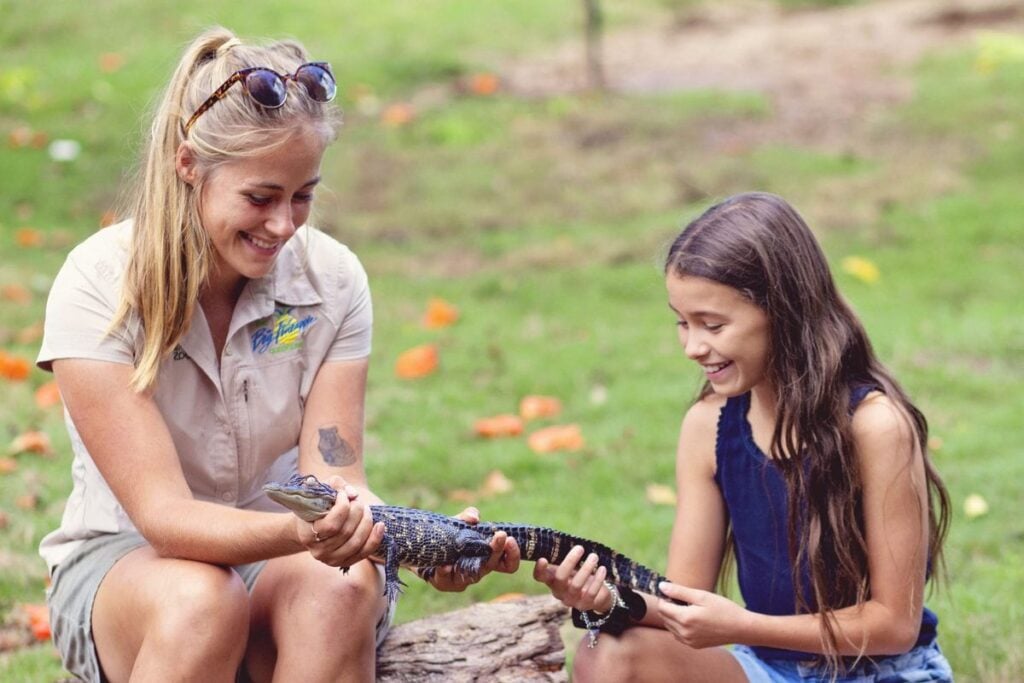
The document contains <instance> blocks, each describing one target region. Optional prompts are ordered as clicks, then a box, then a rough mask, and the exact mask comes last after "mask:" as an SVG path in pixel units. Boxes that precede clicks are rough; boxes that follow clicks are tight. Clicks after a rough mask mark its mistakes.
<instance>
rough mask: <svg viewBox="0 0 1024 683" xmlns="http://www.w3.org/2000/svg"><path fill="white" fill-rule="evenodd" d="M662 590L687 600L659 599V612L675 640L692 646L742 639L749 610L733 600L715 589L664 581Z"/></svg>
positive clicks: (718, 643)
mask: <svg viewBox="0 0 1024 683" xmlns="http://www.w3.org/2000/svg"><path fill="white" fill-rule="evenodd" d="M659 587H660V588H661V591H662V593H664V594H665V595H667V596H668V597H670V598H672V599H673V600H681V601H683V602H688V603H690V604H688V605H676V604H674V603H671V602H669V601H668V600H659V601H658V613H659V614H661V618H662V619H663V620H664V623H665V628H666V629H668V630H669V631H670V632H671V633H672V635H673V636H674V637H675V639H676V640H678V641H679V642H681V643H683V644H684V645H689V646H690V647H692V648H696V649H701V648H705V647H716V646H719V645H728V644H730V643H735V642H741V641H742V634H743V631H744V625H745V624H746V622H747V620H748V617H749V615H750V612H748V611H747V610H745V609H744V608H743V607H741V606H739V605H737V604H736V603H735V602H733V601H732V600H729V599H728V598H725V597H722V596H721V595H718V594H716V593H709V592H708V591H702V590H698V589H696V588H687V587H685V586H680V585H677V584H674V583H669V582H667V581H666V582H663V583H662V584H661V585H660V586H659Z"/></svg>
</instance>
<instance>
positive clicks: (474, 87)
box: [469, 73, 500, 96]
mask: <svg viewBox="0 0 1024 683" xmlns="http://www.w3.org/2000/svg"><path fill="white" fill-rule="evenodd" d="M499 85H500V81H499V80H498V77H497V76H495V75H494V74H491V73H482V74H473V75H472V76H470V77H469V90H470V92H472V93H473V94H475V95H484V96H486V95H493V94H494V93H496V92H498V87H499Z"/></svg>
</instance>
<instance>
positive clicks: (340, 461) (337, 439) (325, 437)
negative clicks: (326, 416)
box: [317, 426, 356, 467]
mask: <svg viewBox="0 0 1024 683" xmlns="http://www.w3.org/2000/svg"><path fill="white" fill-rule="evenodd" d="M317 431H318V432H320V443H319V444H317V448H318V449H319V450H320V455H321V456H322V457H323V459H324V462H325V463H327V464H328V465H333V466H334V467H345V466H346V465H351V464H352V463H354V462H355V461H356V451H355V449H354V448H352V444H350V443H349V442H348V441H345V439H343V438H341V436H340V435H339V434H338V428H337V427H333V426H332V427H329V428H327V429H320V428H318V429H317Z"/></svg>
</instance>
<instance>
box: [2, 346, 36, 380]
mask: <svg viewBox="0 0 1024 683" xmlns="http://www.w3.org/2000/svg"><path fill="white" fill-rule="evenodd" d="M29 367H30V366H29V362H28V361H27V360H25V359H24V358H20V357H18V356H9V355H7V354H6V353H3V352H2V351H0V377H4V378H6V379H10V380H15V381H20V380H23V379H26V378H27V377H28V373H29Z"/></svg>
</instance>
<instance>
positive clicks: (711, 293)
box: [665, 275, 768, 396]
mask: <svg viewBox="0 0 1024 683" xmlns="http://www.w3.org/2000/svg"><path fill="white" fill-rule="evenodd" d="M665 284H666V287H667V289H668V301H669V308H671V309H672V310H673V311H674V312H675V314H676V316H677V318H678V322H677V325H678V327H679V343H680V344H681V345H682V346H683V350H684V351H685V353H686V355H687V357H688V358H690V359H692V360H694V361H696V362H697V363H699V364H700V366H701V367H702V368H703V369H704V376H705V377H706V378H707V380H708V382H709V383H710V384H711V386H712V388H713V389H714V391H715V393H717V394H721V395H723V396H739V395H740V394H744V393H746V392H748V391H750V390H751V389H753V388H755V387H760V386H762V385H763V384H764V380H765V375H766V371H767V367H768V316H767V315H765V313H764V311H762V310H761V309H760V308H759V307H758V306H756V305H755V304H753V303H751V302H750V301H749V300H748V299H746V298H744V297H743V296H742V295H741V294H740V293H739V292H738V291H736V290H735V289H733V288H732V287H728V286H726V285H723V284H720V283H718V282H715V281H713V280H708V279H707V278H702V277H695V276H684V277H678V276H676V275H669V276H668V277H667V278H666V280H665Z"/></svg>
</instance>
